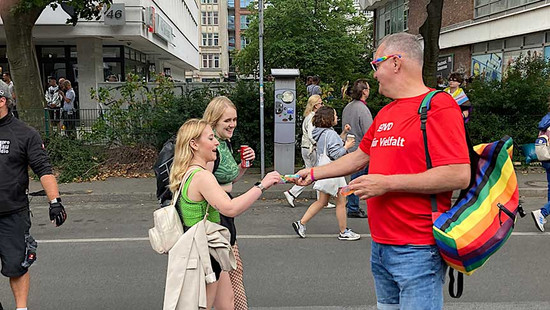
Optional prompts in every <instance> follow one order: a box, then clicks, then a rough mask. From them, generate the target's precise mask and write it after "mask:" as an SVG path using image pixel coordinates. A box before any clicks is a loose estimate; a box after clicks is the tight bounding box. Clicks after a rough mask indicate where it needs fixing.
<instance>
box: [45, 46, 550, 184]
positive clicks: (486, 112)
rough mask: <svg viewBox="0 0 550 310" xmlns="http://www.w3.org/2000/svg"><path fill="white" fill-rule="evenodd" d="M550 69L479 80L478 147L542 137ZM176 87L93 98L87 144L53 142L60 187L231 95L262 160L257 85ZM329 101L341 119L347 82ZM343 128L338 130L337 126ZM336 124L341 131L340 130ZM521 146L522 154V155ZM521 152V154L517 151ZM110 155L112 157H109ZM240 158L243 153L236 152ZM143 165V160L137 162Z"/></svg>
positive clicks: (373, 98)
mask: <svg viewBox="0 0 550 310" xmlns="http://www.w3.org/2000/svg"><path fill="white" fill-rule="evenodd" d="M357 78H366V79H367V80H368V81H369V84H370V87H371V91H370V97H369V99H368V100H367V102H368V105H369V108H370V110H371V112H372V114H373V116H375V115H376V114H377V113H378V111H379V110H380V109H381V108H382V107H383V106H385V105H386V104H387V103H389V102H390V101H391V100H390V99H388V98H385V97H384V96H382V95H380V94H378V83H377V82H376V81H375V80H374V78H373V76H372V72H371V73H370V74H369V75H366V76H365V75H363V76H360V75H356V76H352V77H350V79H349V83H350V84H352V83H353V82H354V81H355V80H356V79H357ZM549 81H550V65H549V64H548V63H546V62H544V61H543V60H542V59H527V58H521V57H520V58H519V59H518V60H517V61H515V62H514V63H513V64H512V65H511V66H510V67H509V68H508V70H507V72H506V73H505V74H504V78H503V79H502V81H485V80H484V79H477V80H475V81H474V82H473V83H471V84H470V85H468V87H467V88H466V91H467V94H468V96H469V98H470V101H471V102H472V104H473V107H474V110H473V113H472V116H471V121H470V122H469V124H468V129H469V133H470V136H471V137H472V140H473V142H474V143H475V144H476V143H480V142H491V141H494V140H498V139H500V138H501V137H502V136H504V135H510V136H512V138H514V141H515V142H516V143H517V144H524V143H531V142H532V141H533V140H534V139H535V138H536V135H537V129H536V124H537V122H538V121H539V120H540V118H541V117H542V116H543V115H545V114H546V113H547V111H548V97H549V95H550V82H549ZM173 87H174V85H173V83H172V82H171V81H170V80H169V79H167V78H165V77H163V76H158V77H157V86H156V87H155V88H154V89H152V90H150V89H147V85H146V84H145V83H144V82H142V81H141V80H140V79H139V78H138V77H137V76H129V77H128V80H127V82H126V83H125V84H124V85H123V86H122V88H121V89H120V92H121V97H122V98H121V99H119V100H113V99H112V98H110V95H109V91H107V90H105V89H99V90H98V91H97V92H95V93H94V96H95V98H96V99H97V100H98V101H99V102H101V103H104V104H105V103H110V104H109V108H108V109H106V110H104V111H103V113H102V115H101V116H100V117H99V118H98V119H97V121H96V122H95V123H94V124H93V126H92V132H91V133H87V134H84V136H83V140H82V141H78V140H70V139H67V138H66V137H61V136H57V135H54V136H52V137H50V138H49V141H47V142H48V144H49V145H48V152H49V153H50V157H51V159H52V162H53V164H54V165H55V166H56V167H57V168H59V169H60V171H61V175H60V181H61V182H70V181H73V180H78V179H80V180H85V179H88V178H91V177H93V176H94V175H95V174H96V173H97V172H98V166H99V165H100V164H101V163H102V162H104V161H107V160H106V159H105V158H104V154H105V148H104V147H105V145H106V146H107V147H113V146H130V147H138V148H139V147H144V148H145V149H147V148H150V147H156V148H157V149H160V147H161V146H162V144H163V143H164V142H165V141H166V140H168V139H169V138H170V137H171V136H172V135H174V134H175V133H177V130H178V129H179V127H180V126H181V125H182V124H183V123H184V122H185V121H186V120H187V119H189V118H200V117H202V114H203V112H204V110H205V108H206V106H207V104H208V102H209V101H210V100H211V99H212V98H213V97H215V96H219V95H226V96H228V97H229V98H230V99H231V100H232V101H233V103H234V104H235V105H236V106H237V110H238V126H237V128H236V130H235V136H234V138H233V141H232V142H233V145H234V148H235V149H237V148H238V146H239V145H241V144H247V145H249V146H251V147H252V148H253V149H254V150H255V151H256V155H257V159H256V163H255V165H256V166H259V161H260V116H259V86H258V83H257V82H255V81H239V82H237V83H234V84H226V85H224V86H221V87H220V85H216V87H210V85H205V86H204V87H202V88H195V89H191V90H189V91H187V92H185V93H184V94H183V95H181V96H174V93H173ZM264 87H265V102H264V112H265V152H266V153H265V161H266V166H267V167H269V166H271V165H272V163H273V126H274V123H273V102H274V95H273V94H274V85H273V83H271V82H267V83H265V84H264ZM296 87H297V111H296V115H297V116H298V117H297V119H296V141H297V142H296V163H300V162H301V157H300V152H299V150H300V149H299V143H300V138H301V123H302V120H303V116H302V115H303V110H304V108H305V105H306V103H307V93H306V88H305V85H304V83H303V82H301V81H300V80H299V79H297V81H296ZM322 88H323V99H324V101H325V103H326V104H327V105H329V106H332V107H333V108H335V109H336V111H337V113H338V114H341V113H342V110H343V108H344V107H345V105H346V104H347V101H346V100H344V99H343V98H342V94H341V88H342V85H341V84H334V85H330V84H322ZM339 126H340V124H339ZM339 126H338V127H339ZM517 149H518V148H516V150H517ZM516 152H517V151H516ZM111 153H112V152H111ZM235 156H236V157H238V156H239V154H238V153H235ZM136 160H139V158H136Z"/></svg>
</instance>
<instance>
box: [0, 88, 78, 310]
mask: <svg viewBox="0 0 550 310" xmlns="http://www.w3.org/2000/svg"><path fill="white" fill-rule="evenodd" d="M10 101H11V93H10V90H9V87H8V85H6V84H5V83H4V82H0V176H1V177H0V258H1V261H2V270H1V272H2V275H4V276H5V277H8V278H9V279H10V286H11V289H12V292H13V296H14V298H15V306H16V307H17V310H26V309H27V299H28V296H29V288H30V276H29V267H30V265H31V264H32V263H33V262H34V260H35V259H36V257H37V256H36V248H37V243H36V241H35V240H34V239H33V237H32V236H31V234H30V228H31V219H30V209H29V200H28V197H27V191H28V188H29V173H28V167H29V166H30V167H31V169H32V171H33V172H34V173H35V174H36V175H37V177H38V178H39V179H40V183H41V184H42V187H43V188H44V191H45V192H46V196H47V197H48V200H49V202H50V208H49V215H50V220H51V221H52V223H53V224H54V225H55V226H61V225H62V224H63V223H64V222H65V220H66V218H67V213H66V212H65V208H64V207H63V205H62V204H61V198H60V197H59V190H58V187H57V182H56V180H55V177H54V176H53V173H52V167H51V165H50V162H49V158H48V154H47V153H46V150H45V149H44V144H43V142H42V139H41V138H40V134H39V133H38V132H37V131H36V130H35V129H33V128H31V127H29V126H27V125H26V124H25V123H23V122H21V121H20V120H18V119H17V118H15V117H14V116H13V115H12V114H11V108H9V105H10ZM38 307H39V306H38Z"/></svg>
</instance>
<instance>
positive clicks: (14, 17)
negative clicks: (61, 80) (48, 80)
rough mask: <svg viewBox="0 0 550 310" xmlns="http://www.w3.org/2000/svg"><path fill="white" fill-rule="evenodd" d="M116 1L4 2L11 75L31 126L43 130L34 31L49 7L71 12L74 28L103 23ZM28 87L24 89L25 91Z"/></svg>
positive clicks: (2, 12) (0, 9)
mask: <svg viewBox="0 0 550 310" xmlns="http://www.w3.org/2000/svg"><path fill="white" fill-rule="evenodd" d="M111 3H112V0H1V1H0V17H2V21H3V23H4V31H5V32H6V42H7V44H6V45H7V56H8V60H9V63H10V71H11V74H12V78H13V81H14V84H15V85H21V87H18V88H17V93H16V94H17V106H18V108H19V109H20V110H21V111H20V112H21V116H22V118H23V119H25V120H26V121H27V123H29V124H30V125H32V126H34V127H37V128H39V127H40V126H41V125H42V122H43V117H44V114H43V112H41V111H40V109H41V108H43V107H44V91H43V89H42V83H41V81H42V79H41V77H40V71H39V69H38V59H37V57H36V49H35V47H34V43H33V39H32V31H33V28H34V25H35V23H36V20H37V19H38V17H39V16H40V14H42V11H44V9H45V8H46V7H48V6H51V7H52V8H54V9H56V8H57V7H58V6H59V5H62V6H63V8H64V9H65V10H66V11H68V12H70V15H71V18H69V19H68V20H67V22H68V23H72V24H73V26H74V25H76V22H77V20H78V19H79V18H84V19H87V20H91V19H93V18H96V19H99V17H100V13H101V11H102V9H103V6H104V5H110V4H111ZM23 85H24V87H22V86H23Z"/></svg>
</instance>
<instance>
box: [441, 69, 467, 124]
mask: <svg viewBox="0 0 550 310" xmlns="http://www.w3.org/2000/svg"><path fill="white" fill-rule="evenodd" d="M463 82H464V77H463V75H462V74H460V73H458V72H453V73H451V75H450V76H449V87H447V88H445V89H444V90H443V91H445V92H447V93H449V94H451V96H453V98H454V100H455V101H456V103H457V104H458V105H459V106H460V110H461V111H462V117H463V118H464V123H467V122H468V121H469V120H470V115H471V114H472V109H473V108H472V103H471V102H470V99H469V98H468V96H467V95H466V93H465V92H464V89H462V88H461V87H460V86H461V85H462V83H463Z"/></svg>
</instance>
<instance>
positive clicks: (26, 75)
mask: <svg viewBox="0 0 550 310" xmlns="http://www.w3.org/2000/svg"><path fill="white" fill-rule="evenodd" d="M2 1H4V0H2ZM11 2H12V3H13V4H12V5H11V7H10V6H9V5H8V7H7V8H5V7H4V8H3V10H0V15H1V16H2V20H3V22H4V30H5V32H6V43H7V44H6V45H7V46H6V49H7V50H6V51H7V56H8V61H9V64H10V73H11V76H12V79H13V83H14V85H15V94H16V96H17V109H18V111H19V115H20V117H21V119H22V120H24V121H25V122H26V123H27V124H29V125H30V126H32V127H35V128H36V129H38V130H44V121H45V120H44V110H43V109H44V103H45V102H44V101H45V99H44V90H43V89H42V83H41V78H40V71H39V68H38V59H37V57H36V49H35V46H34V43H33V39H32V30H33V27H34V24H35V22H36V20H37V19H38V17H39V16H40V14H41V13H42V11H43V10H44V8H41V9H32V10H28V11H25V12H24V13H13V10H11V8H13V7H14V6H15V5H17V3H18V2H19V1H11Z"/></svg>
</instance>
